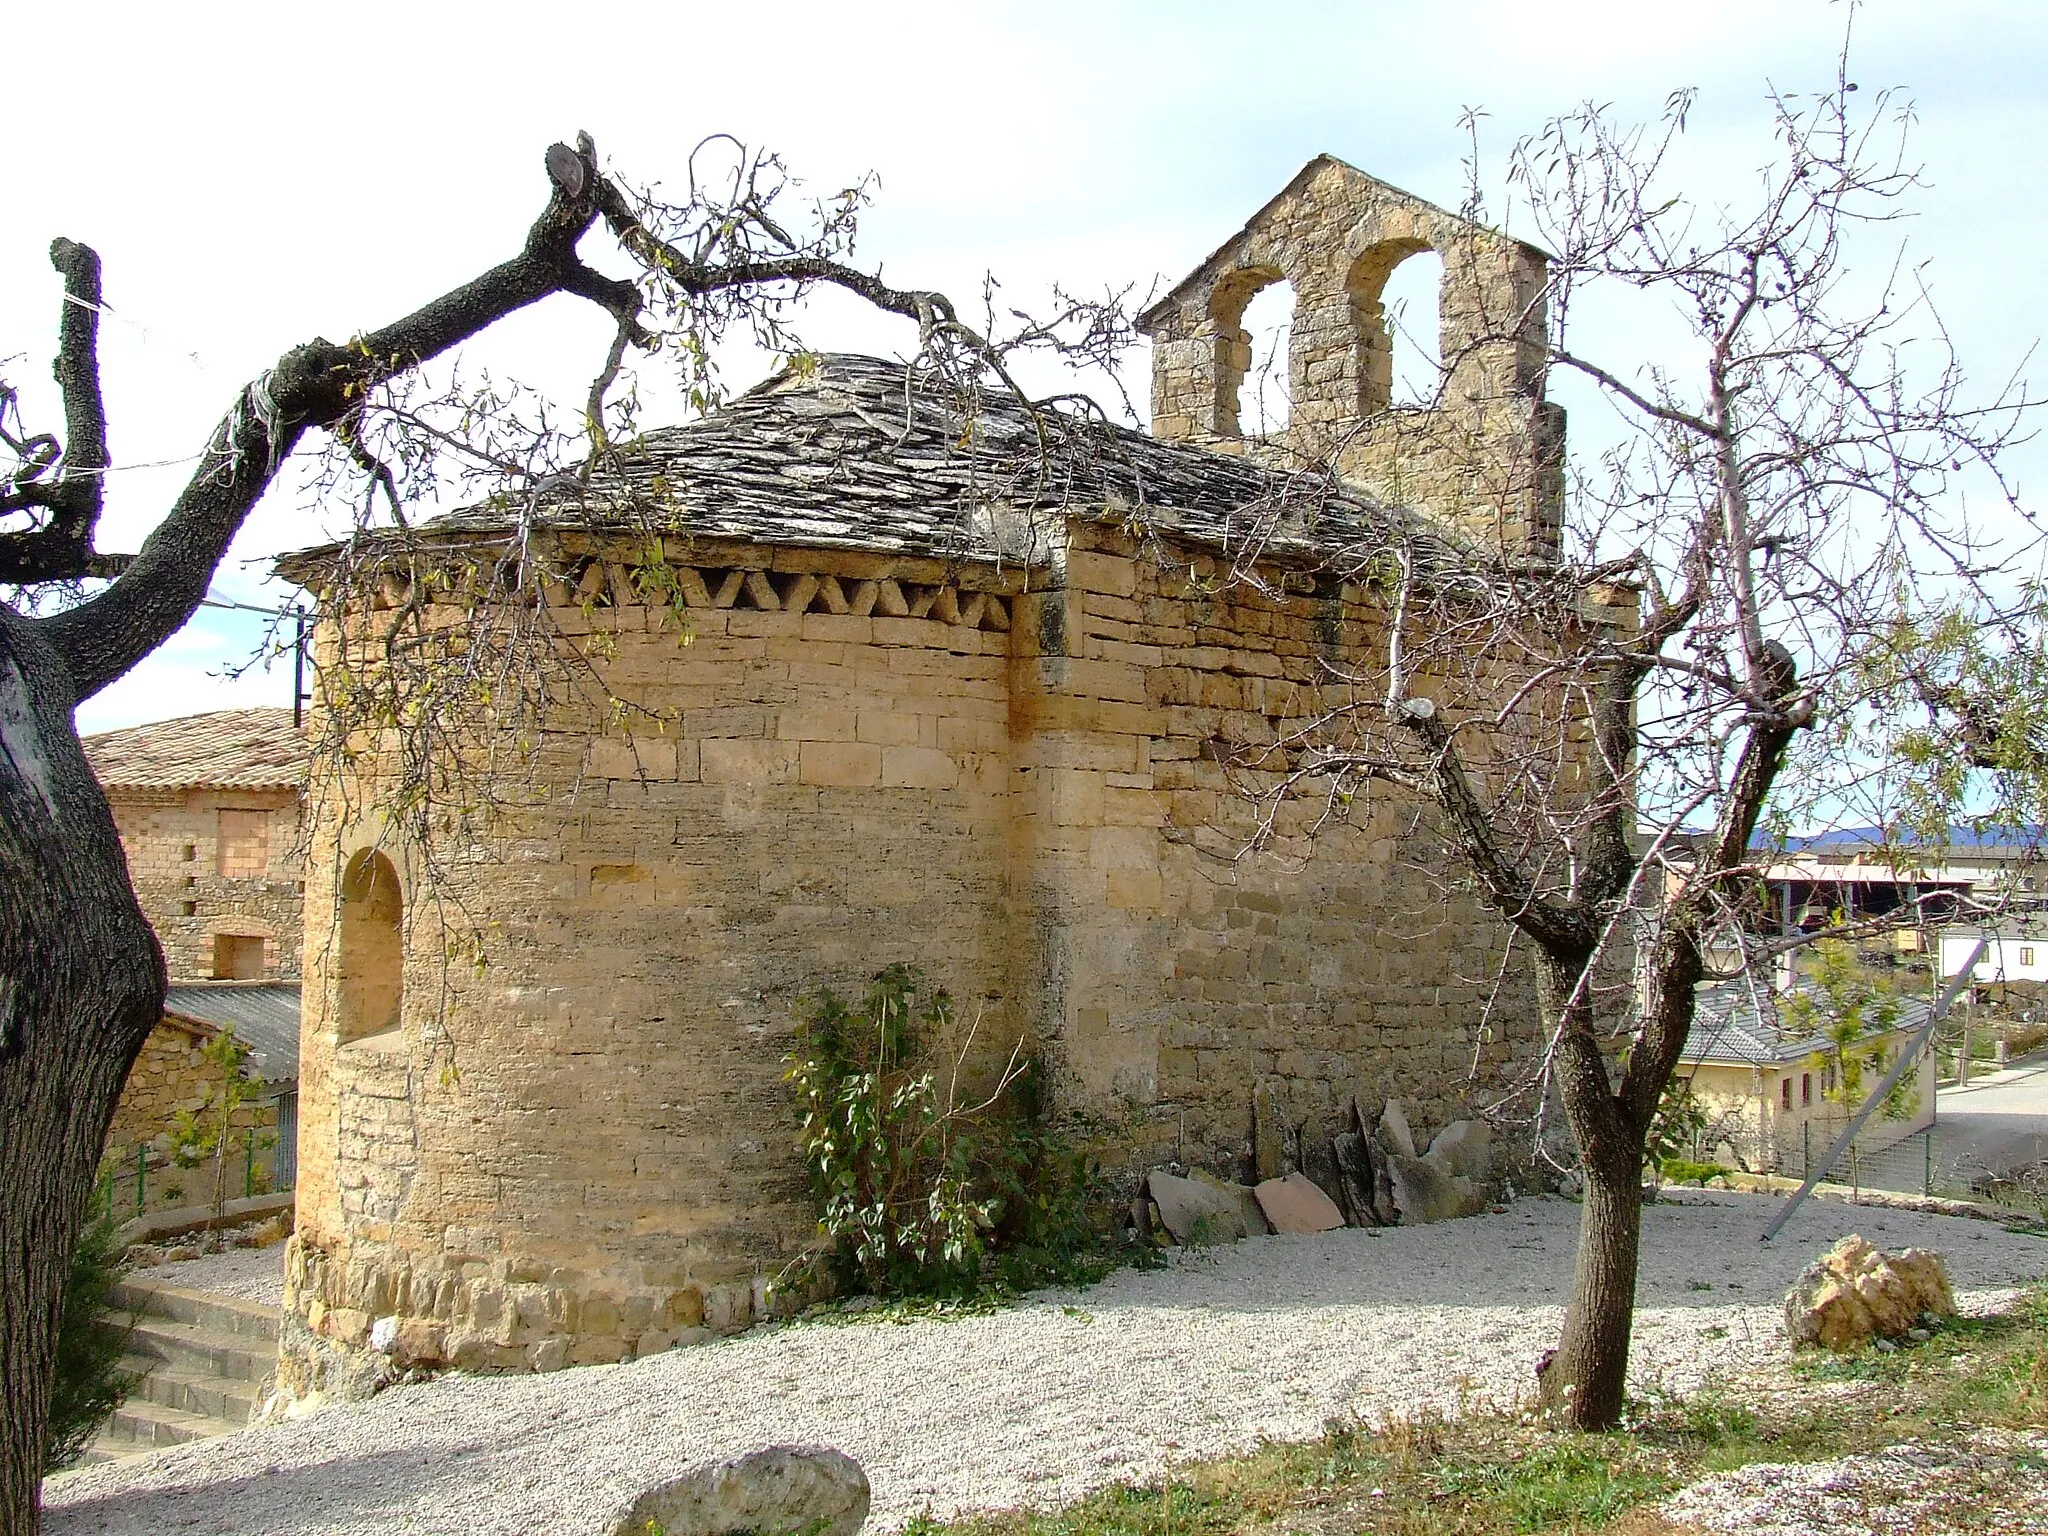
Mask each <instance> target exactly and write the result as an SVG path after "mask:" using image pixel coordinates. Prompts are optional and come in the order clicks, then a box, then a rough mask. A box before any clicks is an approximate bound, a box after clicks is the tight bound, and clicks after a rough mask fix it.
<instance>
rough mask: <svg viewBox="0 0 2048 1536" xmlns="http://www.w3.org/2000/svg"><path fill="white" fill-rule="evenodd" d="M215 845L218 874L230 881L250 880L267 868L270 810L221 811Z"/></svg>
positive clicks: (268, 863) (268, 864)
mask: <svg viewBox="0 0 2048 1536" xmlns="http://www.w3.org/2000/svg"><path fill="white" fill-rule="evenodd" d="M219 815H220V832H219V837H218V839H217V841H216V844H215V846H216V847H217V848H218V850H219V853H218V858H217V863H218V867H219V871H220V873H221V874H222V875H223V876H225V877H226V878H227V879H230V880H249V879H254V878H256V877H258V876H260V875H262V874H263V873H264V872H265V871H267V870H268V869H269V868H270V812H268V811H222V812H220V813H219Z"/></svg>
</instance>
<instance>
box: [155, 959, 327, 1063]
mask: <svg viewBox="0 0 2048 1536" xmlns="http://www.w3.org/2000/svg"><path fill="white" fill-rule="evenodd" d="M164 1012H165V1013H167V1014H175V1015H176V1016H177V1017H178V1018H181V1019H190V1020H191V1021H193V1022H194V1023H197V1024H204V1025H207V1026H208V1027H209V1028H211V1029H214V1030H220V1029H225V1028H226V1027H227V1026H228V1025H230V1024H232V1025H234V1026H235V1038H236V1039H237V1040H240V1041H241V1042H243V1044H245V1045H247V1046H249V1047H250V1051H249V1067H250V1069H251V1070H252V1071H254V1072H255V1073H256V1075H257V1076H259V1077H260V1078H262V1079H263V1081H264V1082H266V1083H285V1082H292V1081H294V1080H296V1079H297V1077H298V1075H299V984H298V983H297V982H296V981H176V982H172V983H171V987H170V990H169V991H168V992H167V993H166V994H165V995H164Z"/></svg>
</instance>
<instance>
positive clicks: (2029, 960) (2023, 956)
mask: <svg viewBox="0 0 2048 1536" xmlns="http://www.w3.org/2000/svg"><path fill="white" fill-rule="evenodd" d="M2033 963H2034V951H2033V947H2032V946H2031V945H2027V944H2022V945H2021V946H2020V964H2021V965H2032V964H2033Z"/></svg>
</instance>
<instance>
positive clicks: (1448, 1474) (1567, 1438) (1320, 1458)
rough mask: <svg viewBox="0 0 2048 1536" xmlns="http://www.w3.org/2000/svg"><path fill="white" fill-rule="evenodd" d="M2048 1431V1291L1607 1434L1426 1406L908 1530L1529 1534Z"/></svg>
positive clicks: (1668, 1403) (1671, 1401)
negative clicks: (1734, 1480) (1805, 1468)
mask: <svg viewBox="0 0 2048 1536" xmlns="http://www.w3.org/2000/svg"><path fill="white" fill-rule="evenodd" d="M1983 1426H1997V1427H2000V1428H2007V1429H2019V1430H2025V1429H2035V1430H2038V1429H2043V1428H2048V1289H2043V1288H2036V1289H2035V1290H2034V1291H2032V1292H2030V1293H2028V1294H2027V1295H2026V1296H2025V1297H2023V1298H2022V1299H2021V1301H2020V1302H2019V1303H2018V1304H2017V1305H2015V1306H2014V1307H2013V1308H2012V1309H2011V1310H2010V1311H2008V1312H2007V1313H2005V1314H2004V1315H2002V1316H2000V1317H1996V1318H1983V1319H1958V1320H1955V1321H1954V1322H1952V1323H1950V1324H1949V1325H1948V1326H1946V1327H1944V1328H1942V1329H1940V1330H1938V1331H1936V1332H1935V1333H1934V1334H1933V1336H1932V1337H1931V1338H1929V1339H1927V1340H1926V1341H1925V1342H1922V1343H1913V1344H1907V1345H1904V1346H1902V1347H1901V1348H1899V1349H1898V1350H1896V1351H1893V1352H1891V1353H1881V1352H1878V1351H1876V1350H1867V1351H1865V1352H1863V1353H1862V1354H1859V1355H1853V1356H1848V1357H1837V1356H1827V1355H1808V1356H1804V1357H1802V1358H1800V1359H1799V1360H1797V1361H1795V1362H1794V1364H1793V1366H1792V1368H1791V1370H1790V1371H1789V1372H1786V1373H1782V1374H1780V1375H1779V1376H1778V1378H1777V1379H1776V1381H1775V1382H1773V1383H1771V1384H1770V1385H1769V1389H1768V1390H1762V1389H1759V1388H1757V1386H1756V1385H1755V1384H1747V1383H1746V1384H1745V1385H1744V1387H1743V1389H1742V1390H1741V1391H1740V1392H1739V1393H1738V1392H1736V1391H1734V1390H1731V1389H1710V1390H1706V1391H1702V1392H1699V1393H1696V1394H1694V1395H1692V1396H1691V1397H1686V1398H1676V1397H1669V1398H1665V1397H1660V1398H1656V1399H1654V1400H1651V1401H1647V1402H1639V1403H1636V1404H1633V1405H1632V1408H1631V1422H1630V1425H1629V1427H1628V1428H1627V1429H1626V1430H1624V1431H1618V1432H1615V1433H1612V1434H1600V1435H1588V1434H1560V1433H1554V1432H1551V1431H1548V1430H1545V1429H1542V1428H1540V1427H1538V1426H1536V1425H1535V1424H1533V1423H1530V1422H1528V1421H1527V1420H1525V1419H1521V1418H1518V1417H1516V1416H1514V1415H1509V1414H1499V1413H1475V1414H1470V1415H1467V1416H1464V1417H1460V1418H1458V1419H1455V1420H1442V1419H1434V1418H1423V1419H1417V1420H1413V1421H1404V1422H1399V1423H1395V1424H1391V1425H1389V1426H1388V1427H1386V1428H1385V1429H1384V1430H1381V1431H1379V1432H1377V1433H1374V1432H1370V1431H1366V1430H1362V1429H1358V1428H1354V1427H1351V1426H1346V1425H1335V1424H1333V1425H1332V1426H1331V1427H1330V1428H1329V1429H1328V1430H1326V1431H1325V1433H1324V1434H1323V1436H1322V1438H1321V1439H1319V1440H1315V1441H1311V1442H1307V1443H1303V1444H1288V1445H1278V1444H1276V1445H1267V1446H1264V1447H1261V1448H1260V1449H1259V1450H1257V1451H1254V1452H1253V1453H1251V1454H1250V1455H1247V1456H1236V1457H1229V1458H1225V1459H1223V1460H1217V1461H1205V1462H1200V1463H1191V1464H1188V1465H1185V1466H1180V1467H1176V1468H1174V1469H1173V1471H1172V1474H1171V1475H1170V1476H1169V1477H1167V1478H1165V1479H1164V1480H1162V1481H1159V1482H1155V1483H1151V1484H1146V1485H1133V1484H1123V1485H1118V1486H1115V1487H1109V1488H1104V1489H1101V1490H1099V1491H1097V1492H1095V1493H1092V1494H1090V1495H1088V1496H1087V1497H1085V1498H1083V1499H1081V1500H1079V1501H1077V1502H1076V1503H1073V1504H1071V1505H1068V1506H1067V1507H1065V1508H1063V1509H1058V1510H1048V1511H1006V1512H1000V1513H992V1514H985V1515H975V1516H970V1517H965V1518H962V1519H959V1520H954V1521H940V1520H934V1519H930V1518H922V1519H918V1520H914V1521H912V1522H911V1524H910V1526H909V1527H908V1530H909V1531H910V1532H911V1533H912V1536H1237V1533H1241V1532H1250V1531H1258V1530H1264V1529H1268V1528H1270V1529H1272V1530H1273V1531H1275V1532H1284V1533H1287V1536H1353V1533H1366V1532H1371V1533H1376V1536H1377V1533H1385V1536H1454V1533H1455V1536H1529V1533H1536V1532H1549V1531H1572V1532H1589V1533H1590V1532H1599V1531H1604V1530H1614V1531H1616V1532H1617V1536H1618V1533H1619V1532H1621V1531H1631V1532H1647V1531H1654V1530H1657V1529H1660V1528H1661V1527H1660V1525H1659V1524H1658V1522H1656V1521H1654V1520H1652V1519H1650V1518H1648V1517H1647V1516H1645V1515H1643V1514H1641V1513H1637V1512H1639V1511H1641V1510H1642V1507H1643V1506H1644V1505H1647V1504H1652V1503H1654V1502H1656V1501H1657V1500H1659V1499H1661V1498H1663V1497H1664V1496H1665V1495H1667V1494H1669V1493H1671V1492H1673V1491H1674V1490H1676V1489H1678V1488H1680V1487H1682V1486H1684V1485H1685V1484H1687V1483H1690V1482H1694V1481H1696V1480H1698V1479H1699V1478H1702V1477H1706V1476H1709V1475H1711V1474H1713V1473H1716V1472H1724V1471H1731V1470H1733V1469H1735V1468H1737V1467H1742V1466H1747V1465H1750V1464H1752V1463H1755V1462H1759V1461H1817V1460H1823V1459H1827V1458H1831V1457H1836V1456H1843V1455H1848V1454H1852V1453H1855V1452H1860V1451H1871V1450H1875V1449H1877V1448H1879V1447H1881V1446H1885V1445H1892V1444H1896V1443H1898V1442H1900V1441H1903V1440H1944V1439H1950V1438H1953V1437H1955V1436H1956V1435H1958V1434H1960V1433H1962V1432H1964V1431H1966V1430H1969V1429H1972V1428H1977V1427H1983Z"/></svg>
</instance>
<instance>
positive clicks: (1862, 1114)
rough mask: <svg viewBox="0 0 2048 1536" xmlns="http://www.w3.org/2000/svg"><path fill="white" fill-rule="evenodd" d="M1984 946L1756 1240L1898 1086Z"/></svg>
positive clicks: (1775, 1225) (1779, 1225)
mask: <svg viewBox="0 0 2048 1536" xmlns="http://www.w3.org/2000/svg"><path fill="white" fill-rule="evenodd" d="M1984 947H1985V945H1984V940H1982V939H1979V940H1978V941H1977V945H1976V948H1974V949H1972V950H1971V951H1970V954H1969V958H1968V959H1966V960H1965V961H1964V962H1963V968H1962V969H1961V970H1959V971H1957V972H1956V979H1955V980H1954V981H1952V982H1950V983H1949V984H1948V988H1947V990H1945V991H1944V992H1943V993H1942V994H1941V996H1940V997H1939V998H1937V999H1936V1000H1935V1004H1934V1007H1933V1008H1932V1009H1930V1010H1929V1011H1928V1014H1927V1022H1926V1023H1925V1024H1922V1025H1921V1026H1920V1032H1919V1033H1918V1034H1917V1035H1915V1036H1914V1037H1913V1038H1912V1040H1911V1041H1910V1042H1909V1043H1908V1044H1907V1046H1906V1048H1905V1049H1904V1050H1903V1051H1901V1052H1899V1059H1898V1060H1897V1061H1895V1062H1893V1063H1892V1069H1891V1071H1889V1072H1887V1073H1885V1075H1884V1081H1883V1082H1881V1083H1879V1084H1878V1085H1877V1091H1876V1092H1875V1093H1873V1094H1871V1096H1870V1097H1869V1098H1867V1099H1865V1100H1864V1101H1863V1107H1862V1108H1861V1109H1859V1110H1857V1111H1856V1118H1855V1119H1853V1120H1851V1121H1850V1122H1849V1123H1848V1124H1847V1125H1845V1126H1844V1127H1842V1134H1841V1135H1840V1136H1837V1137H1836V1138H1835V1144H1834V1145H1833V1146H1832V1147H1830V1148H1828V1154H1827V1156H1826V1157H1824V1158H1822V1159H1821V1163H1820V1166H1819V1167H1818V1168H1815V1169H1813V1170H1812V1171H1811V1172H1809V1173H1808V1174H1807V1175H1806V1182H1805V1183H1804V1184H1802V1185H1800V1186H1799V1192H1798V1193H1797V1194H1795V1195H1793V1197H1792V1198H1791V1199H1790V1200H1787V1201H1786V1202H1785V1208H1784V1209H1783V1210H1782V1211H1780V1212H1778V1214H1777V1216H1776V1217H1774V1218H1773V1219H1772V1221H1771V1224H1770V1225H1769V1226H1768V1227H1766V1228H1764V1233H1763V1236H1761V1237H1759V1238H1758V1239H1757V1241H1758V1242H1760V1243H1768V1242H1769V1241H1770V1240H1771V1239H1772V1238H1774V1237H1776V1236H1777V1235H1778V1233H1779V1232H1780V1231H1782V1230H1783V1228H1784V1226H1785V1223H1786V1222H1788V1221H1790V1220H1791V1219H1792V1213H1793V1212H1794V1211H1796V1210H1798V1209H1799V1207H1800V1206H1802V1205H1804V1204H1805V1203H1806V1197H1807V1196H1808V1195H1810V1194H1812V1193H1813V1187H1814V1186H1815V1185H1816V1184H1818V1183H1820V1181H1821V1180H1822V1179H1824V1178H1826V1177H1827V1173H1828V1170H1829V1169H1830V1168H1832V1167H1834V1166H1835V1159H1836V1158H1838V1157H1840V1156H1841V1155H1842V1151H1843V1149H1844V1148H1845V1147H1848V1146H1849V1145H1850V1144H1851V1143H1853V1142H1854V1141H1855V1140H1856V1133H1857V1132H1858V1131H1860V1130H1862V1129H1863V1122H1864V1121H1866V1120H1868V1119H1869V1118H1870V1116H1871V1113H1872V1112H1873V1111H1874V1110H1875V1109H1876V1108H1877V1106H1878V1105H1880V1104H1882V1103H1883V1102H1884V1101H1885V1098H1886V1097H1887V1096H1888V1095H1889V1094H1890V1093H1891V1091H1892V1090H1893V1089H1894V1088H1896V1087H1898V1085H1899V1079H1900V1078H1902V1077H1904V1076H1905V1075H1906V1072H1907V1070H1908V1069H1909V1068H1911V1067H1912V1065H1913V1064H1914V1062H1915V1061H1917V1060H1918V1059H1919V1056H1920V1052H1921V1051H1922V1050H1924V1049H1925V1048H1926V1047H1927V1046H1928V1044H1929V1043H1930V1042H1931V1041H1932V1040H1933V1039H1934V1030H1935V1026H1936V1025H1938V1024H1939V1023H1941V1020H1942V1017H1943V1015H1945V1014H1946V1013H1947V1012H1948V1011H1949V1009H1950V1008H1952V1007H1954V1006H1955V1001H1956V999H1957V998H1958V997H1960V996H1961V995H1962V993H1963V991H1964V989H1965V988H1967V987H1968V986H1969V984H1970V973H1971V972H1972V971H1973V970H1975V969H1976V966H1977V962H1978V961H1979V960H1980V959H1982V958H1983V955H1984Z"/></svg>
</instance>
